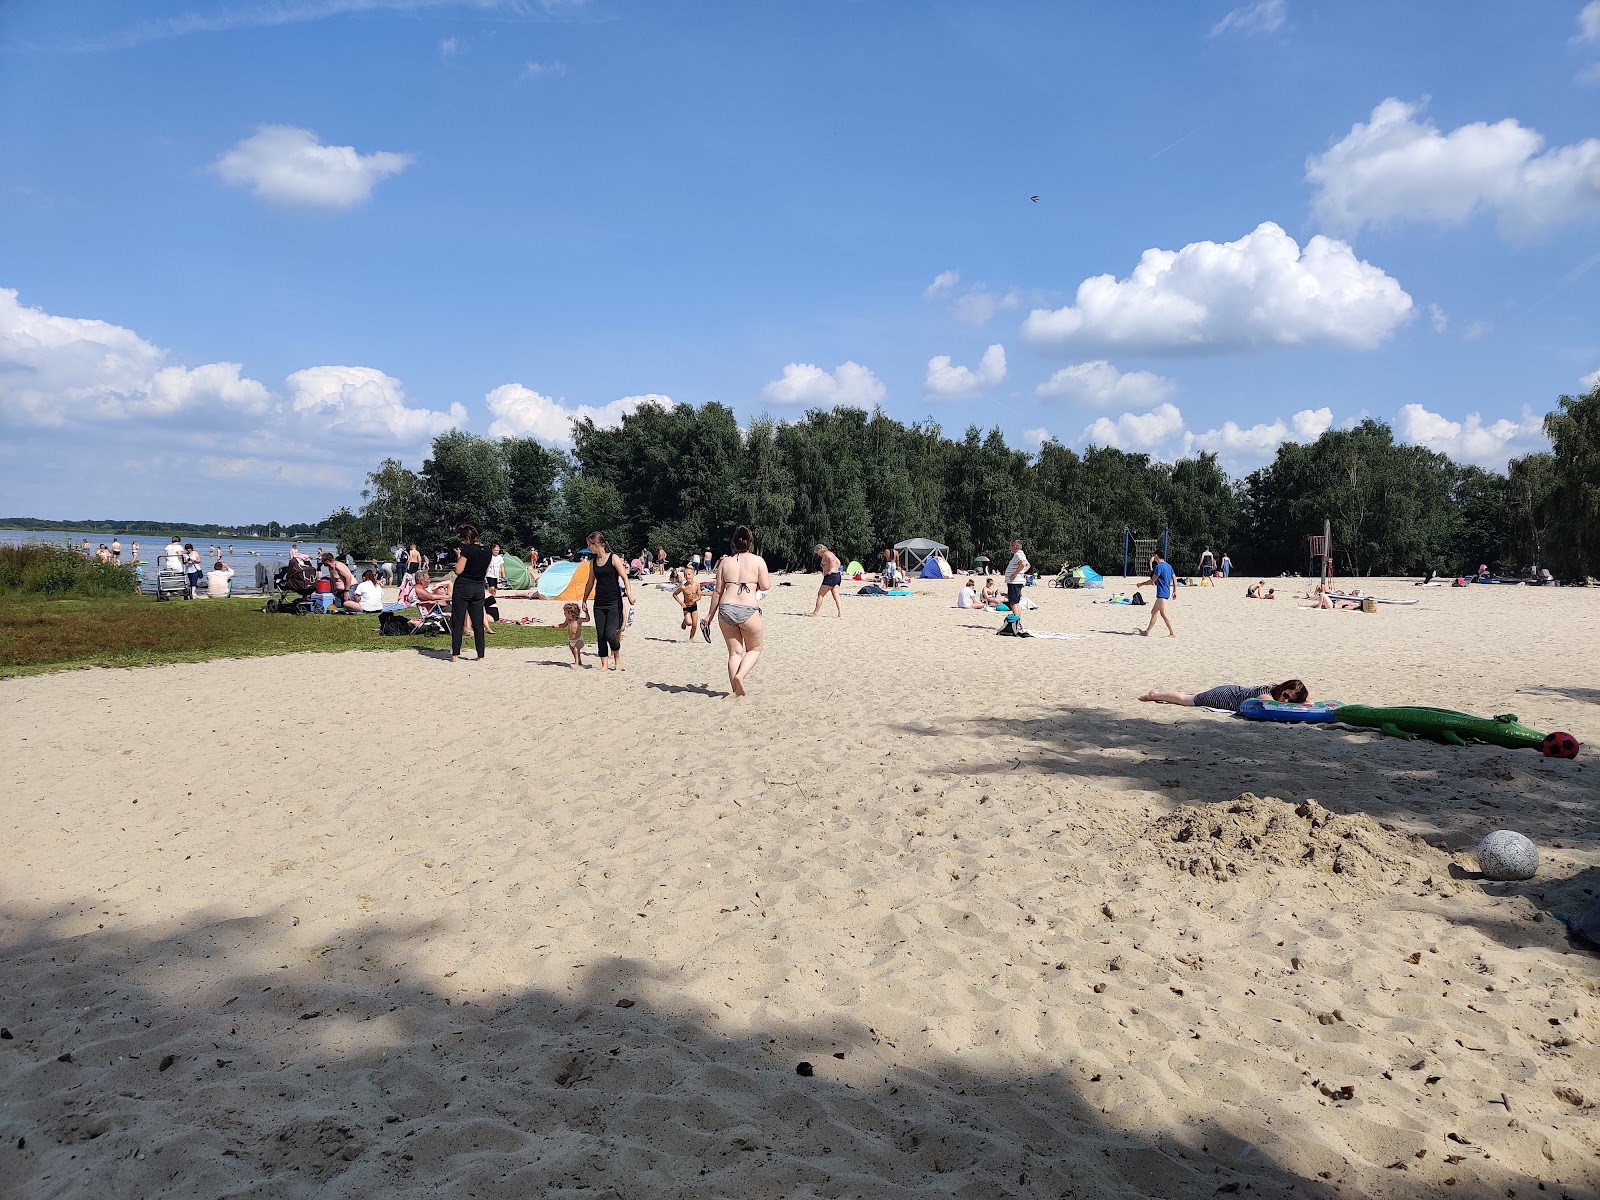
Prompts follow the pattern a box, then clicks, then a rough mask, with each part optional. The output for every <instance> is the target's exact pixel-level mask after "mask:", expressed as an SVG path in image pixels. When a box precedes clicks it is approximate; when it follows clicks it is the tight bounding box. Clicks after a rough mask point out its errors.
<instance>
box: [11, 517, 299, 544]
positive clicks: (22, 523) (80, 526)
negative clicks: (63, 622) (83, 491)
mask: <svg viewBox="0 0 1600 1200" xmlns="http://www.w3.org/2000/svg"><path fill="white" fill-rule="evenodd" d="M0 530H4V531H23V532H29V533H96V534H119V535H131V536H138V537H154V536H156V535H157V534H172V533H176V534H181V535H183V536H185V537H205V538H228V539H229V540H231V541H235V542H292V541H296V540H302V541H315V540H316V539H317V538H318V537H321V538H322V540H323V541H328V540H331V535H327V534H317V533H315V532H313V533H287V532H286V533H280V534H278V535H277V536H276V537H273V536H272V535H270V534H265V533H233V532H227V531H224V532H218V529H217V527H216V526H215V525H196V524H194V523H193V522H183V521H169V522H161V521H126V522H117V521H100V522H96V523H94V524H86V523H84V522H82V521H30V520H23V519H19V518H16V517H0Z"/></svg>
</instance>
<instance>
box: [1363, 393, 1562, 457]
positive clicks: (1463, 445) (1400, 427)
mask: <svg viewBox="0 0 1600 1200" xmlns="http://www.w3.org/2000/svg"><path fill="white" fill-rule="evenodd" d="M1394 433H1395V437H1396V439H1397V440H1399V441H1402V442H1409V443H1411V444H1412V445H1416V446H1425V447H1427V448H1428V449H1429V450H1436V451H1438V452H1439V453H1441V454H1448V455H1449V456H1450V457H1451V458H1453V459H1455V460H1456V461H1457V462H1469V463H1477V464H1478V465H1479V466H1484V467H1496V468H1499V467H1504V466H1505V465H1506V460H1507V459H1509V458H1512V457H1513V456H1515V455H1519V454H1528V453H1530V452H1532V451H1535V450H1543V449H1546V448H1547V447H1548V443H1547V442H1546V441H1545V437H1544V421H1543V419H1542V418H1540V417H1538V416H1535V415H1534V414H1533V413H1532V412H1529V411H1528V410H1526V409H1524V410H1523V413H1522V419H1521V420H1520V421H1509V420H1506V419H1504V418H1502V419H1501V420H1498V421H1494V422H1491V423H1490V424H1488V425H1485V424H1484V423H1483V418H1482V417H1480V416H1479V415H1478V414H1477V413H1468V414H1467V418H1466V420H1464V421H1452V420H1450V419H1449V418H1448V417H1444V416H1441V415H1440V414H1438V413H1436V412H1429V411H1428V410H1427V409H1425V408H1423V407H1422V405H1420V404H1406V405H1403V406H1402V407H1401V409H1400V411H1399V412H1398V413H1396V414H1395V420H1394Z"/></svg>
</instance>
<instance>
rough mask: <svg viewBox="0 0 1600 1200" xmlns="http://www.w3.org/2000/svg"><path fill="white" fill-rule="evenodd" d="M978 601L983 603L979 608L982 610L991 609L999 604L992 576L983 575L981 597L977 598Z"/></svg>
mask: <svg viewBox="0 0 1600 1200" xmlns="http://www.w3.org/2000/svg"><path fill="white" fill-rule="evenodd" d="M978 599H979V600H981V601H983V603H982V605H981V606H980V607H983V608H993V607H994V606H995V605H996V604H999V603H1000V592H999V590H998V589H997V588H996V587H995V585H994V576H993V575H985V576H984V577H983V595H981V596H979V597H978Z"/></svg>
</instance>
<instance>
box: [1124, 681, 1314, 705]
mask: <svg viewBox="0 0 1600 1200" xmlns="http://www.w3.org/2000/svg"><path fill="white" fill-rule="evenodd" d="M1266 695H1270V696H1271V697H1272V698H1273V699H1274V700H1278V701H1281V702H1282V703H1284V704H1304V703H1305V702H1306V700H1307V698H1308V697H1309V696H1310V695H1311V693H1310V692H1308V691H1307V690H1306V685H1305V684H1303V683H1301V682H1300V681H1299V680H1298V679H1285V680H1284V681H1283V682H1282V683H1263V684H1260V685H1258V686H1255V687H1249V686H1246V685H1243V684H1238V683H1223V684H1218V685H1217V686H1216V687H1212V688H1207V689H1206V690H1205V691H1203V692H1169V691H1165V690H1163V689H1160V688H1151V689H1150V690H1149V691H1148V692H1146V693H1145V694H1144V695H1142V696H1140V697H1139V699H1141V700H1148V701H1151V702H1152V703H1155V704H1185V705H1188V706H1189V707H1191V708H1225V709H1227V710H1228V711H1229V712H1238V711H1239V706H1240V705H1241V704H1243V703H1244V702H1245V701H1246V700H1249V699H1250V698H1251V697H1253V696H1266Z"/></svg>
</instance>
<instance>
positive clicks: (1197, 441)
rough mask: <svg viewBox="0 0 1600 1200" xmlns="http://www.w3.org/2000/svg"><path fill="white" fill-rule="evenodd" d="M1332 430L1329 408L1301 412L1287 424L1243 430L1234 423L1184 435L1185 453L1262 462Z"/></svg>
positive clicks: (1263, 424) (1265, 424) (1262, 424)
mask: <svg viewBox="0 0 1600 1200" xmlns="http://www.w3.org/2000/svg"><path fill="white" fill-rule="evenodd" d="M1332 427H1333V410H1332V409H1331V408H1303V409H1301V410H1300V411H1299V412H1297V413H1295V414H1294V416H1292V417H1290V418H1289V421H1288V423H1285V422H1284V420H1283V418H1282V417H1279V418H1278V419H1277V420H1275V421H1263V422H1258V423H1257V424H1255V425H1251V426H1250V427H1249V428H1244V427H1241V426H1240V425H1239V424H1238V423H1237V422H1235V421H1224V422H1223V423H1222V427H1221V428H1220V429H1208V430H1206V432H1204V433H1190V434H1185V435H1184V450H1185V452H1187V453H1194V452H1196V451H1210V452H1212V453H1214V454H1216V455H1218V456H1219V457H1220V458H1222V459H1223V460H1224V461H1225V462H1227V463H1229V464H1232V463H1236V462H1241V461H1243V462H1251V463H1256V462H1265V461H1266V460H1267V459H1269V458H1271V457H1272V456H1273V455H1274V454H1275V453H1277V450H1278V447H1279V446H1281V445H1283V443H1284V442H1289V441H1295V442H1314V441H1316V440H1317V439H1318V438H1319V437H1321V436H1322V435H1323V434H1324V433H1326V432H1327V431H1328V430H1329V429H1331V428H1332Z"/></svg>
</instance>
